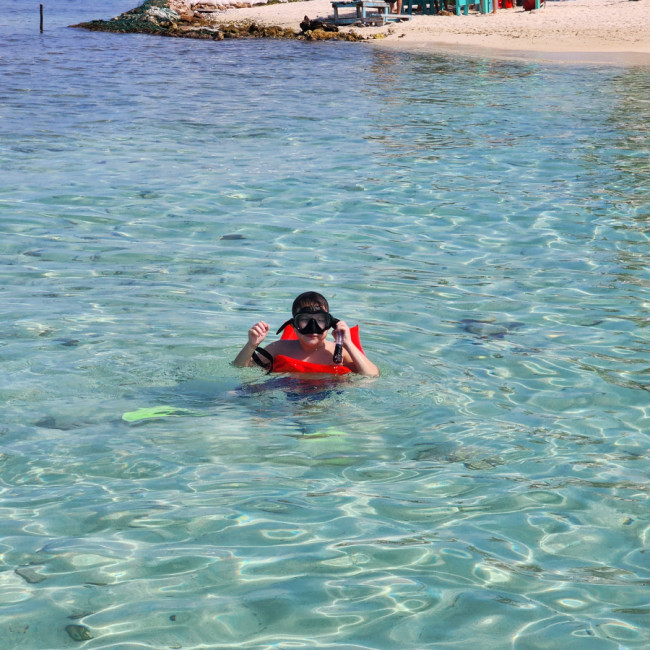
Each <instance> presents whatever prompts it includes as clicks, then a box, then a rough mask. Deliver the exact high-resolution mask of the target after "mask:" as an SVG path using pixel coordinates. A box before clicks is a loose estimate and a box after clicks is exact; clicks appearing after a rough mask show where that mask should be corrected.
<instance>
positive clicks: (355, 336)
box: [271, 325, 363, 375]
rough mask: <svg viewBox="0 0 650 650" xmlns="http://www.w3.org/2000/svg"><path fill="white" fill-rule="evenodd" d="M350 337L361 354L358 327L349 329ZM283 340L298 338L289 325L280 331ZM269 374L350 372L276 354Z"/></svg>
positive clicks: (337, 367)
mask: <svg viewBox="0 0 650 650" xmlns="http://www.w3.org/2000/svg"><path fill="white" fill-rule="evenodd" d="M350 337H351V339H352V343H354V344H355V345H356V346H357V347H358V348H359V350H361V352H363V348H362V347H361V340H360V338H359V326H358V325H355V326H354V327H351V328H350ZM281 338H283V339H289V340H295V339H297V338H298V335H297V334H296V331H295V330H294V329H293V327H292V326H291V325H287V326H286V327H285V328H284V330H283V331H282V337H281ZM271 372H304V373H319V374H328V375H347V374H348V373H350V372H352V371H351V370H350V369H349V368H346V367H345V366H335V365H334V364H332V365H330V364H326V363H311V362H309V361H299V360H298V359H292V358H291V357H286V356H284V355H283V354H277V355H276V356H275V357H273V369H272V370H271Z"/></svg>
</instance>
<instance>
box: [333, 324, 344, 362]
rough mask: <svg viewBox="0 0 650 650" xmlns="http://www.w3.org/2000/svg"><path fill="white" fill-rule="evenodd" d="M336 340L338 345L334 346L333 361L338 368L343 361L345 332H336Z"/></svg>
mask: <svg viewBox="0 0 650 650" xmlns="http://www.w3.org/2000/svg"><path fill="white" fill-rule="evenodd" d="M334 340H335V341H336V345H335V346H334V356H333V357H332V361H334V363H335V364H336V365H337V366H338V365H340V364H341V363H342V361H343V332H341V331H340V330H334Z"/></svg>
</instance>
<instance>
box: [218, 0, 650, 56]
mask: <svg viewBox="0 0 650 650" xmlns="http://www.w3.org/2000/svg"><path fill="white" fill-rule="evenodd" d="M305 15H307V16H309V17H310V18H312V19H314V18H321V19H322V18H327V17H328V16H331V15H332V5H331V1H330V0H309V1H307V2H292V3H285V4H274V5H268V6H257V7H252V8H250V9H230V10H228V11H225V12H223V13H221V14H219V18H218V20H224V21H228V20H234V19H235V17H237V18H238V19H254V20H256V21H258V22H265V23H266V22H268V23H269V24H271V23H272V24H275V25H285V26H296V25H298V23H299V22H300V21H301V20H302V19H303V17H304V16H305ZM352 29H356V31H357V32H358V33H360V34H363V35H366V36H368V37H371V36H373V35H376V34H381V35H386V38H381V39H378V40H376V41H373V43H375V44H376V45H377V46H378V47H388V48H396V49H403V50H421V51H430V52H433V51H449V50H452V51H456V52H459V53H468V54H493V55H496V56H504V57H519V56H523V57H525V56H527V55H529V56H530V55H533V56H535V58H542V59H547V60H556V61H560V60H566V61H592V62H603V63H608V62H612V63H624V64H625V63H629V64H640V65H642V64H646V65H647V64H650V0H638V1H631V0H564V1H556V2H547V3H546V4H545V5H543V6H542V8H541V9H540V10H538V11H524V10H523V9H522V8H521V7H517V8H515V9H499V10H497V12H496V13H493V14H479V13H476V12H470V14H469V15H467V16H464V15H461V16H456V15H452V16H422V15H414V16H413V18H412V20H410V21H408V22H401V23H392V24H389V25H386V26H384V27H365V28H362V29H358V28H352Z"/></svg>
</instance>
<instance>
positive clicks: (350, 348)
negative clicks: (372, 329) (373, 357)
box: [334, 320, 379, 377]
mask: <svg viewBox="0 0 650 650" xmlns="http://www.w3.org/2000/svg"><path fill="white" fill-rule="evenodd" d="M334 331H339V332H343V349H344V350H345V351H346V352H347V353H348V355H349V356H350V359H351V360H352V363H353V365H354V367H355V372H357V373H359V374H360V375H366V376H367V377H379V368H377V366H376V365H375V364H374V363H373V362H372V361H370V359H368V357H367V356H366V355H365V354H364V353H363V352H361V350H359V348H358V347H357V346H356V345H355V344H354V343H353V342H352V337H351V335H350V328H349V327H348V326H347V324H346V323H344V322H343V321H342V320H340V321H339V322H338V323H337V324H336V327H335V328H334Z"/></svg>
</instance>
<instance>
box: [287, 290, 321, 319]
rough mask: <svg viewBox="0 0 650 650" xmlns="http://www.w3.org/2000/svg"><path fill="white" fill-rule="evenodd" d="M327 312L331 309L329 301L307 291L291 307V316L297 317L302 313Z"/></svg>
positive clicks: (313, 292)
mask: <svg viewBox="0 0 650 650" xmlns="http://www.w3.org/2000/svg"><path fill="white" fill-rule="evenodd" d="M320 310H322V311H326V312H329V310H330V307H329V305H328V304H327V300H325V297H324V296H322V295H321V294H320V293H316V292H315V291H306V292H305V293H301V294H300V295H299V296H298V297H297V298H296V299H295V300H294V301H293V306H292V307H291V314H292V315H293V316H295V315H296V314H299V313H300V312H302V311H307V312H310V311H320Z"/></svg>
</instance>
